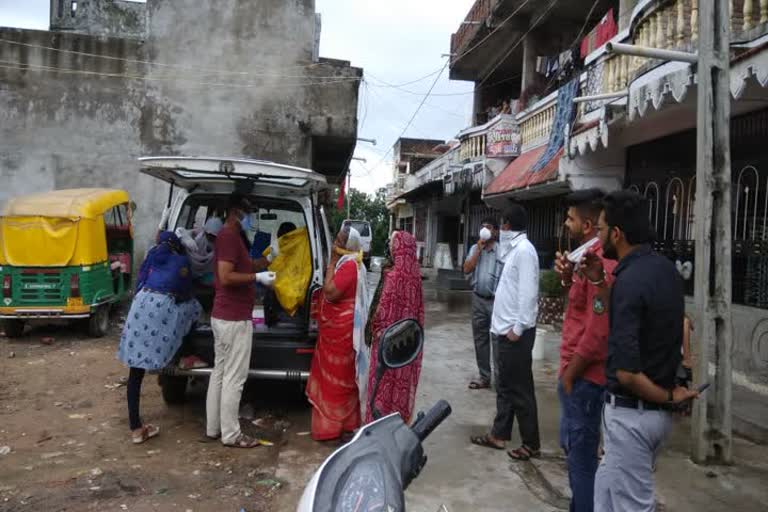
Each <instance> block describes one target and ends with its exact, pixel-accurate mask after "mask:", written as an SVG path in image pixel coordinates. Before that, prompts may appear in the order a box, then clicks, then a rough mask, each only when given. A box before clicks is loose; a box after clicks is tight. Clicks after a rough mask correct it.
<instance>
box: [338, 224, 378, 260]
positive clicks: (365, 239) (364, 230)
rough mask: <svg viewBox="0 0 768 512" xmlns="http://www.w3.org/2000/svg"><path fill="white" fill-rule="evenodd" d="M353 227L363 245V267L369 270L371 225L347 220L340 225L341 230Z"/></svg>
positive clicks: (371, 238) (371, 239)
mask: <svg viewBox="0 0 768 512" xmlns="http://www.w3.org/2000/svg"><path fill="white" fill-rule="evenodd" d="M348 226H349V227H353V228H355V229H356V230H357V232H358V233H360V239H361V241H362V245H363V263H365V267H366V268H367V269H369V270H370V268H371V242H372V241H373V231H372V230H371V223H370V222H368V221H367V220H353V219H347V220H345V221H344V222H343V223H342V224H341V227H342V229H343V228H345V227H348Z"/></svg>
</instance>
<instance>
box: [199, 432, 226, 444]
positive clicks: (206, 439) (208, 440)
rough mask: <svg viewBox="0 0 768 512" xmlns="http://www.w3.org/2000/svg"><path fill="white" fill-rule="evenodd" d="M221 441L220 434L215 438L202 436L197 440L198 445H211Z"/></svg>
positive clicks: (206, 435)
mask: <svg viewBox="0 0 768 512" xmlns="http://www.w3.org/2000/svg"><path fill="white" fill-rule="evenodd" d="M220 439H221V434H216V435H215V436H209V435H208V434H203V436H202V437H201V438H200V439H198V440H197V442H198V443H213V442H214V441H218V440H220Z"/></svg>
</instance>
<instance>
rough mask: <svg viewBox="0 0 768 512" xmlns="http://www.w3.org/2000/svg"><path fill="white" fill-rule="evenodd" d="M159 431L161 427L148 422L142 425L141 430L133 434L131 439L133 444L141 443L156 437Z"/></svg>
mask: <svg viewBox="0 0 768 512" xmlns="http://www.w3.org/2000/svg"><path fill="white" fill-rule="evenodd" d="M159 433H160V427H158V426H157V425H151V424H149V423H147V424H146V425H144V426H143V427H141V429H140V430H138V431H137V432H133V433H132V434H131V440H132V441H133V444H141V443H143V442H144V441H146V440H148V439H151V438H153V437H155V436H156V435H157V434H159Z"/></svg>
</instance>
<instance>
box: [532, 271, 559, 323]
mask: <svg viewBox="0 0 768 512" xmlns="http://www.w3.org/2000/svg"><path fill="white" fill-rule="evenodd" d="M564 311H565V293H564V291H563V287H562V286H561V285H560V276H558V275H557V272H555V271H554V270H544V271H542V272H541V274H540V275H539V317H538V323H540V324H549V325H556V326H559V325H561V324H562V323H563V312H564Z"/></svg>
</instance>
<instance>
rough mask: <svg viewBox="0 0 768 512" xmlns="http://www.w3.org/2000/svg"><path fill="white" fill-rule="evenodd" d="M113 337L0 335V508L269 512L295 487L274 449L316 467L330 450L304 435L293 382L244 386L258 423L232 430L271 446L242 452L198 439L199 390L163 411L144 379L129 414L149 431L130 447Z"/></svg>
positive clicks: (68, 332) (305, 418) (303, 406)
mask: <svg viewBox="0 0 768 512" xmlns="http://www.w3.org/2000/svg"><path fill="white" fill-rule="evenodd" d="M46 338H53V339H52V340H50V339H46ZM118 338H119V325H117V324H116V325H115V326H114V327H113V329H112V332H111V333H110V335H109V336H107V337H105V338H102V339H98V340H95V339H89V338H87V337H86V336H85V335H83V334H81V333H80V332H79V331H78V330H77V329H76V328H74V327H73V326H68V325H64V324H62V325H46V326H37V327H35V328H33V329H29V328H28V330H27V332H26V334H25V336H24V337H23V338H20V339H15V340H9V339H8V338H5V337H3V336H0V511H3V512H5V511H8V512H11V511H22V510H25V511H26V510H35V511H37V510H40V511H42V510H45V511H80V510H100V511H101V510H115V511H120V510H130V511H137V512H143V511H155V510H162V511H166V510H181V511H183V512H187V511H193V512H195V511H203V510H217V511H221V512H225V511H234V512H239V511H240V510H245V511H246V512H252V511H266V510H275V509H276V508H275V507H274V503H275V500H276V499H279V498H280V497H281V496H280V495H281V493H290V494H292V495H296V494H297V493H300V492H301V488H302V487H303V485H304V483H305V481H295V482H291V481H286V479H281V478H280V476H283V478H285V475H286V474H288V475H291V474H294V472H293V471H286V470H285V469H284V468H283V469H281V468H280V467H279V464H280V453H281V451H282V452H284V453H286V454H288V456H289V458H294V459H295V458H296V457H293V456H294V455H296V454H297V450H298V453H299V454H301V457H299V459H304V460H305V461H307V460H312V461H314V462H317V461H321V460H322V459H323V458H324V457H325V456H326V455H327V454H328V453H330V451H331V450H332V449H333V448H334V446H324V445H317V444H316V443H312V441H311V440H310V439H309V437H308V436H307V435H306V434H307V431H308V430H309V409H308V405H307V403H306V402H305V400H304V399H303V396H302V393H301V392H300V389H299V386H298V384H292V385H290V386H287V385H282V387H281V386H276V385H274V384H272V385H267V384H263V383H262V384H253V385H250V386H249V387H248V388H247V389H246V394H245V396H246V397H247V401H249V402H250V403H251V406H252V407H251V411H252V412H251V413H249V414H248V413H246V415H247V416H249V417H251V419H258V420H260V421H259V426H255V425H254V424H253V422H252V421H250V420H248V421H246V420H241V421H243V425H244V429H245V430H246V432H248V433H250V434H253V435H256V436H258V437H260V438H263V439H266V440H268V441H271V442H273V443H274V446H271V447H266V446H262V447H258V448H255V449H251V450H243V449H236V448H227V447H223V446H222V445H221V444H220V443H206V444H204V443H201V442H200V440H201V438H202V435H203V433H204V425H205V416H204V405H205V400H204V386H203V385H198V386H197V389H195V386H192V389H191V391H190V398H189V400H188V403H187V404H186V405H184V406H178V407H168V406H166V405H165V404H164V402H163V400H162V397H161V395H160V388H159V386H158V385H157V377H156V376H154V375H147V377H146V378H145V381H144V387H143V390H142V398H141V411H142V419H143V420H144V421H145V422H151V423H155V424H158V425H160V427H161V433H160V435H159V436H158V437H157V438H154V439H151V440H149V441H148V442H146V443H144V444H141V445H133V444H132V443H131V442H130V437H129V430H128V423H127V409H126V398H125V393H126V388H125V385H124V378H125V376H126V375H127V370H126V369H125V368H124V367H123V366H122V364H121V363H120V362H119V361H118V360H117V359H116V358H115V351H116V349H117V345H118ZM6 447H7V448H6ZM9 448H10V452H9V453H6V452H7V451H8V449H9ZM308 452H311V454H310V453H308ZM309 455H311V456H309ZM305 456H308V457H307V458H305ZM294 464H296V465H298V466H301V462H300V461H299V460H296V461H294ZM294 469H295V468H294Z"/></svg>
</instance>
